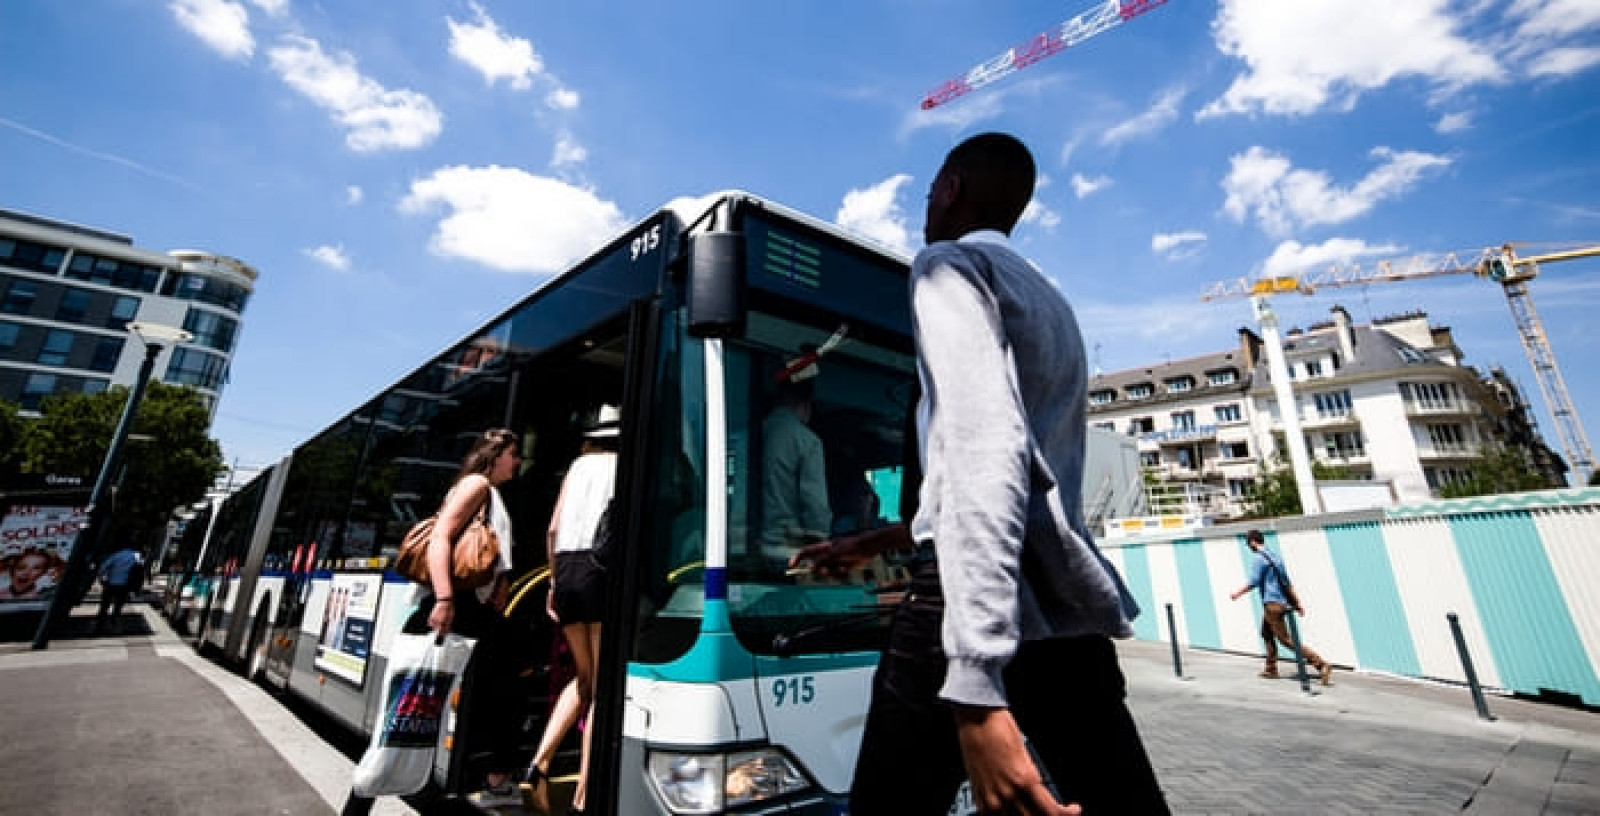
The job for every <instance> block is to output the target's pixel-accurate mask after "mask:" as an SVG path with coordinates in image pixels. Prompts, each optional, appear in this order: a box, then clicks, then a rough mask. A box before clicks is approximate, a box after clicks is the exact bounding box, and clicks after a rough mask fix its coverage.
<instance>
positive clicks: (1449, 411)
mask: <svg viewBox="0 0 1600 816" xmlns="http://www.w3.org/2000/svg"><path fill="white" fill-rule="evenodd" d="M1405 406H1406V416H1410V417H1443V416H1463V415H1465V416H1475V415H1477V414H1478V413H1479V411H1480V410H1481V408H1480V406H1478V405H1477V404H1476V403H1471V402H1467V401H1465V400H1450V401H1448V402H1416V401H1409V402H1406V403H1405Z"/></svg>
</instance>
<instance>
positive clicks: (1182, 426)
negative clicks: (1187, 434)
mask: <svg viewBox="0 0 1600 816" xmlns="http://www.w3.org/2000/svg"><path fill="white" fill-rule="evenodd" d="M1172 429H1173V430H1175V431H1192V430H1194V412H1193V411H1173V412H1172Z"/></svg>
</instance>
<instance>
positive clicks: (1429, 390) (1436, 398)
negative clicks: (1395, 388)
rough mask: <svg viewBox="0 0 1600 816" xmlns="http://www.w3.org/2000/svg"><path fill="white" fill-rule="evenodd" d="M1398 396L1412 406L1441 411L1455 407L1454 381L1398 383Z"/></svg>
mask: <svg viewBox="0 0 1600 816" xmlns="http://www.w3.org/2000/svg"><path fill="white" fill-rule="evenodd" d="M1400 396H1401V398H1402V399H1404V400H1405V401H1406V404H1407V405H1408V406H1410V407H1412V408H1420V409H1422V410H1425V411H1442V410H1449V409H1450V408H1453V407H1455V403H1456V387H1455V383H1406V382H1403V383H1400Z"/></svg>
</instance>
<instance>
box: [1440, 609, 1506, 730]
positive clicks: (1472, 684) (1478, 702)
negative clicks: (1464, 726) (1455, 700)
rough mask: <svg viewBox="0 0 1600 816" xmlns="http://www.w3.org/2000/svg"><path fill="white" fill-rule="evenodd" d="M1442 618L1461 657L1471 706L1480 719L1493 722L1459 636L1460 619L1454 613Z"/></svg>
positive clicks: (1475, 670)
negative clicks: (1474, 707) (1474, 708)
mask: <svg viewBox="0 0 1600 816" xmlns="http://www.w3.org/2000/svg"><path fill="white" fill-rule="evenodd" d="M1444 617H1445V619H1446V620H1448V621H1450V634H1451V636H1453V637H1454V638H1455V640H1456V653H1457V654H1459V655H1461V669H1462V671H1464V672H1466V674H1467V687H1468V688H1470V689H1472V704H1473V705H1474V706H1477V708H1478V716H1479V717H1480V718H1482V719H1485V720H1488V721H1490V722H1493V721H1494V715H1493V714H1490V713H1489V703H1488V701H1486V700H1485V699H1484V698H1483V686H1482V685H1481V684H1480V683H1479V682H1478V671H1477V669H1475V668H1473V666H1472V654H1471V653H1469V652H1468V651H1467V639H1466V638H1465V637H1463V636H1462V634H1461V619H1460V618H1458V617H1456V613H1454V612H1450V613H1447V614H1446V615H1445V616H1444Z"/></svg>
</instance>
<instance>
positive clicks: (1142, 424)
mask: <svg viewBox="0 0 1600 816" xmlns="http://www.w3.org/2000/svg"><path fill="white" fill-rule="evenodd" d="M1155 432H1156V421H1155V420H1154V419H1151V418H1150V417H1134V418H1133V419H1130V420H1128V435H1129V436H1138V435H1139V434H1147V433H1155Z"/></svg>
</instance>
